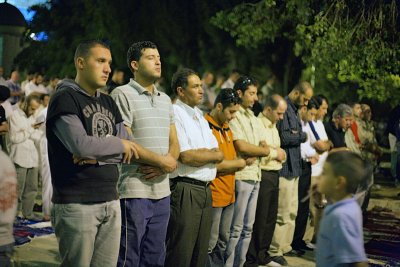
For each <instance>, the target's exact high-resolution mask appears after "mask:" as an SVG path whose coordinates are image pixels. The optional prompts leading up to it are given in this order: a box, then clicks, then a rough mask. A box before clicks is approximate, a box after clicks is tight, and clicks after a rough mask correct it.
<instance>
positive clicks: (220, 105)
mask: <svg viewBox="0 0 400 267" xmlns="http://www.w3.org/2000/svg"><path fill="white" fill-rule="evenodd" d="M215 108H216V109H217V110H218V111H222V110H223V109H224V106H223V105H222V103H217V105H216V106H215Z"/></svg>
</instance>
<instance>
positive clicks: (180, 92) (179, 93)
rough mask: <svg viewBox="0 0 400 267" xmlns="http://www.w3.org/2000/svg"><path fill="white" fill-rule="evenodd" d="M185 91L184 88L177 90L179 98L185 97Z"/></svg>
mask: <svg viewBox="0 0 400 267" xmlns="http://www.w3.org/2000/svg"><path fill="white" fill-rule="evenodd" d="M184 90H185V89H183V87H181V86H179V87H178V88H176V92H177V94H178V96H183V95H184Z"/></svg>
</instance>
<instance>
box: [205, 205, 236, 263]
mask: <svg viewBox="0 0 400 267" xmlns="http://www.w3.org/2000/svg"><path fill="white" fill-rule="evenodd" d="M233 211H234V204H230V205H228V206H226V207H222V208H213V211H212V213H213V214H212V225H211V236H210V242H209V243H208V263H207V266H210V267H217V266H224V255H225V250H226V246H227V244H228V241H229V235H230V229H231V223H232V217H233Z"/></svg>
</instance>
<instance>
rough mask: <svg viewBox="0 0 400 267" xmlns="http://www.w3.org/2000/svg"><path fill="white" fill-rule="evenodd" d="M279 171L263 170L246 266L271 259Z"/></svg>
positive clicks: (256, 264)
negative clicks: (270, 250) (270, 248)
mask: <svg viewBox="0 0 400 267" xmlns="http://www.w3.org/2000/svg"><path fill="white" fill-rule="evenodd" d="M278 199H279V172H278V171H262V173H261V183H260V191H259V193H258V200H257V210H256V218H255V221H254V225H253V234H252V235H251V241H250V246H249V249H248V251H247V255H246V263H245V264H244V266H258V265H259V264H263V263H264V264H265V263H267V262H269V261H270V259H269V258H270V256H269V254H268V249H269V246H270V244H271V241H272V236H273V234H274V231H275V224H276V218H277V214H278Z"/></svg>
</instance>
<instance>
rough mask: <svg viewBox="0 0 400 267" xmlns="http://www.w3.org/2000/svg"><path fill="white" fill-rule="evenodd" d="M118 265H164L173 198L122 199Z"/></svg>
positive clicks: (140, 266) (139, 266)
mask: <svg viewBox="0 0 400 267" xmlns="http://www.w3.org/2000/svg"><path fill="white" fill-rule="evenodd" d="M120 202H121V217H122V221H121V241H120V247H119V256H118V263H117V266H130V267H132V266H137V267H142V266H143V267H147V266H153V267H155V266H160V267H161V266H164V261H165V237H166V233H167V226H168V220H169V212H170V197H169V196H168V197H165V198H162V199H158V200H156V199H146V198H130V199H121V200H120Z"/></svg>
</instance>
